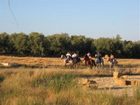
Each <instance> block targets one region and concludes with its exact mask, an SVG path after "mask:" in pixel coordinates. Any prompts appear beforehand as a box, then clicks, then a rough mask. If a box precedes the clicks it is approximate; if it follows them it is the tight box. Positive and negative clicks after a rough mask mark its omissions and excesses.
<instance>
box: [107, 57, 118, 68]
mask: <svg viewBox="0 0 140 105" xmlns="http://www.w3.org/2000/svg"><path fill="white" fill-rule="evenodd" d="M108 62H109V64H110V68H113V67H114V66H116V65H117V64H118V61H117V59H116V58H113V59H110V58H109V59H108Z"/></svg>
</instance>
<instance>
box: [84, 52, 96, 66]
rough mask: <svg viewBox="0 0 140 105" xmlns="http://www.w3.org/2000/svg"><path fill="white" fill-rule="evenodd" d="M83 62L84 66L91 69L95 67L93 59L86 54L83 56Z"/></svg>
mask: <svg viewBox="0 0 140 105" xmlns="http://www.w3.org/2000/svg"><path fill="white" fill-rule="evenodd" d="M84 61H85V65H86V66H90V68H91V69H92V67H93V66H95V67H96V63H95V61H94V60H93V59H91V58H90V57H89V56H88V55H87V54H86V55H85V56H84Z"/></svg>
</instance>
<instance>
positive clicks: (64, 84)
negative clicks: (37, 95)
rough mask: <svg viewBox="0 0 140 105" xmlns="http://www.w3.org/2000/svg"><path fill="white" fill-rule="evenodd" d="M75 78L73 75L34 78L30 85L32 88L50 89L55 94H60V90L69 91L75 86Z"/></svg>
mask: <svg viewBox="0 0 140 105" xmlns="http://www.w3.org/2000/svg"><path fill="white" fill-rule="evenodd" d="M75 78H76V76H75V75H74V74H60V73H58V74H53V75H47V76H43V77H41V78H36V79H35V80H33V82H32V85H33V86H34V87H42V86H43V87H46V88H52V89H54V90H55V91H56V92H60V91H61V90H65V89H69V88H71V87H73V86H75V84H76V83H75V81H74V79H75Z"/></svg>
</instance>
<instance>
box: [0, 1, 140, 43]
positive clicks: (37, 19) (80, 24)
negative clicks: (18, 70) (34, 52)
mask: <svg viewBox="0 0 140 105" xmlns="http://www.w3.org/2000/svg"><path fill="white" fill-rule="evenodd" d="M10 8H11V9H12V11H11V9H10ZM10 8H9V5H8V0H0V32H7V33H13V32H24V33H27V34H28V33H30V32H40V33H43V34H45V35H49V34H55V33H68V34H70V35H85V36H87V37H91V38H99V37H114V36H116V35H117V34H120V35H121V37H122V38H123V39H126V40H140V0H10ZM14 15H15V16H14Z"/></svg>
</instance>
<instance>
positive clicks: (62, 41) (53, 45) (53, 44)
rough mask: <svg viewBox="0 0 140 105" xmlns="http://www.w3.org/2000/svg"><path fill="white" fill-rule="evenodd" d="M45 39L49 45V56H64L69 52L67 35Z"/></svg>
mask: <svg viewBox="0 0 140 105" xmlns="http://www.w3.org/2000/svg"><path fill="white" fill-rule="evenodd" d="M47 39H48V41H49V43H50V47H49V48H50V54H52V56H60V55H61V54H65V53H66V52H67V51H69V50H70V47H71V41H70V37H69V35H68V34H67V33H62V34H54V35H51V36H47Z"/></svg>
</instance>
